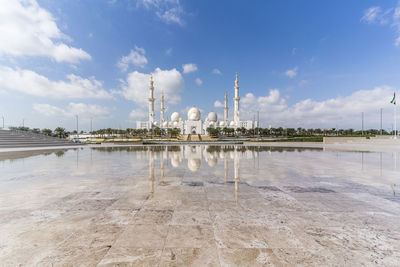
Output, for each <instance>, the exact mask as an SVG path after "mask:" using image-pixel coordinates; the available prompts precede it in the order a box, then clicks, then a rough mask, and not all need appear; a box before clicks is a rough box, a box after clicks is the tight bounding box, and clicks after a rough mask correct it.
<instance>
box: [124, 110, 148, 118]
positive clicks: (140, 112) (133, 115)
mask: <svg viewBox="0 0 400 267" xmlns="http://www.w3.org/2000/svg"><path fill="white" fill-rule="evenodd" d="M148 116H149V114H148V113H147V112H146V111H144V110H143V109H134V110H132V111H131V113H129V118H131V119H135V120H145V119H146V118H148Z"/></svg>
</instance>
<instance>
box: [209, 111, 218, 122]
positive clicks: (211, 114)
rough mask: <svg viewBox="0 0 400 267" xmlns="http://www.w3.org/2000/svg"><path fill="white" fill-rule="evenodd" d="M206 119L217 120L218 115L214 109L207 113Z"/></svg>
mask: <svg viewBox="0 0 400 267" xmlns="http://www.w3.org/2000/svg"><path fill="white" fill-rule="evenodd" d="M207 119H208V120H209V121H212V122H216V121H217V120H218V116H217V114H216V113H215V112H214V111H212V112H210V113H208V116H207Z"/></svg>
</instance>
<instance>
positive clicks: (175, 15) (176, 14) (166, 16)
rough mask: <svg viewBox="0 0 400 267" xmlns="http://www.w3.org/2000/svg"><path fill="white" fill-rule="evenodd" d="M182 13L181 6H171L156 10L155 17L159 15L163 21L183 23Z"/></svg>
mask: <svg viewBox="0 0 400 267" xmlns="http://www.w3.org/2000/svg"><path fill="white" fill-rule="evenodd" d="M182 14H183V9H182V7H181V6H177V7H173V8H170V9H167V10H160V11H157V12H156V15H157V17H159V18H160V19H161V20H162V21H164V22H165V23H168V24H169V23H176V24H179V25H181V26H182V25H184V22H183V20H182V18H181V15H182Z"/></svg>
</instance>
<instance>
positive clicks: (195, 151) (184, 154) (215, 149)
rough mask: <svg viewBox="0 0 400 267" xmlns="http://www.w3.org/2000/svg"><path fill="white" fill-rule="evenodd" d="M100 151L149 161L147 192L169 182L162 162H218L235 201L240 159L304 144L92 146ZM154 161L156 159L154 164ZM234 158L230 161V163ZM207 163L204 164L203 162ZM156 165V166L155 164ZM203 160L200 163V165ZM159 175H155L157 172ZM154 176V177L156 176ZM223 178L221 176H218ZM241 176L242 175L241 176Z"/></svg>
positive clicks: (180, 165) (211, 164) (195, 166)
mask: <svg viewBox="0 0 400 267" xmlns="http://www.w3.org/2000/svg"><path fill="white" fill-rule="evenodd" d="M93 149H94V150H100V151H103V152H110V153H112V152H115V151H127V152H134V153H135V155H136V157H137V159H138V160H140V161H148V167H149V170H148V174H149V182H150V195H151V196H153V195H154V194H155V181H156V180H158V181H160V185H166V184H168V183H167V182H166V181H165V180H166V177H165V176H166V175H165V166H166V165H168V166H172V167H173V168H174V169H175V168H186V167H187V169H189V170H190V171H191V172H193V173H196V172H197V171H199V170H200V168H202V167H203V168H207V167H209V168H214V167H216V166H217V164H218V162H220V163H222V162H223V166H224V184H227V185H229V184H234V188H235V199H236V201H238V194H239V185H240V184H247V183H246V182H244V181H243V182H241V179H242V178H243V177H241V175H240V162H241V160H242V159H243V160H248V159H257V158H259V153H260V152H286V151H303V150H322V149H313V148H312V149H303V148H279V147H267V146H238V145H222V146H221V145H219V146H213V145H195V146H194V145H193V146H191V145H186V146H129V147H108V148H105V147H102V148H93ZM156 161H159V163H157V164H156ZM232 161H233V164H232ZM204 163H206V164H204ZM158 164H160V165H159V167H158V166H156V165H158ZM202 164H203V166H202ZM232 167H233V177H232V178H233V179H232V178H229V168H232ZM155 169H157V172H158V170H160V172H159V177H156V174H155V173H156V172H155ZM157 176H158V175H157ZM156 178H157V179H156ZM221 178H222V177H221ZM242 180H243V179H242ZM191 184H193V185H194V184H203V182H192V183H191Z"/></svg>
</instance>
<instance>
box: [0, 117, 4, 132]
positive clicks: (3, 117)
mask: <svg viewBox="0 0 400 267" xmlns="http://www.w3.org/2000/svg"><path fill="white" fill-rule="evenodd" d="M1 118H2V119H3V129H4V116H1Z"/></svg>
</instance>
